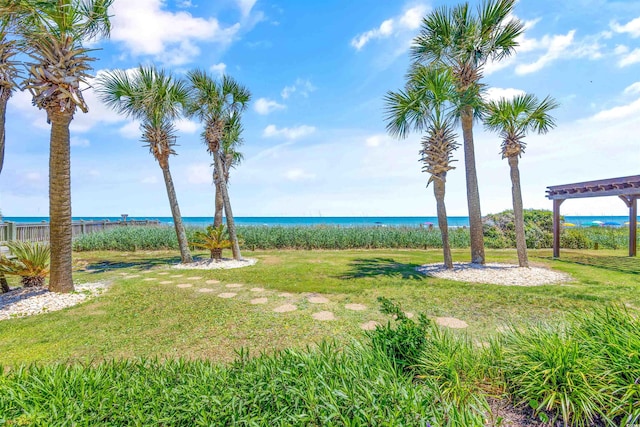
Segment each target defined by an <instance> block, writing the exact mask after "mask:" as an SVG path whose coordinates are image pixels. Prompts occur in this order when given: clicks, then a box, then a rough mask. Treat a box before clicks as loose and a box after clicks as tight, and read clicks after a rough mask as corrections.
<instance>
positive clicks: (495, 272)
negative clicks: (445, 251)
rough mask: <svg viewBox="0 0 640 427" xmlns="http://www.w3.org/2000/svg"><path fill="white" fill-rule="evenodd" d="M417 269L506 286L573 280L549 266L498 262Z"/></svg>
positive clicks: (435, 274)
mask: <svg viewBox="0 0 640 427" xmlns="http://www.w3.org/2000/svg"><path fill="white" fill-rule="evenodd" d="M416 270H418V271H419V272H420V273H422V274H425V275H427V276H432V277H438V278H440V279H449V280H457V281H460V282H472V283H487V284H493V285H505V286H540V285H548V284H559V283H565V282H570V281H572V280H573V279H572V278H571V276H569V275H568V274H565V273H560V272H558V271H553V270H550V269H548V268H541V267H529V268H520V267H518V266H517V265H512V264H497V263H496V264H485V265H479V264H471V263H461V262H454V263H453V270H447V269H446V268H445V267H444V264H425V265H421V266H420V267H417V268H416Z"/></svg>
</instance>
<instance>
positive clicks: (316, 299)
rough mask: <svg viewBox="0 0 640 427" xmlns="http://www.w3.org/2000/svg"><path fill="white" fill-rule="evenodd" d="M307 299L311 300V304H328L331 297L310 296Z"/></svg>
mask: <svg viewBox="0 0 640 427" xmlns="http://www.w3.org/2000/svg"><path fill="white" fill-rule="evenodd" d="M307 301H309V302H310V303H311V304H326V303H328V302H329V299H328V298H325V297H308V298H307ZM321 313H325V312H324V311H321ZM326 313H328V312H326Z"/></svg>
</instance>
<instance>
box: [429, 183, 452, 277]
mask: <svg viewBox="0 0 640 427" xmlns="http://www.w3.org/2000/svg"><path fill="white" fill-rule="evenodd" d="M445 183H446V177H445V176H443V177H434V180H433V194H434V195H435V196H436V205H437V209H438V228H440V236H441V237H442V255H443V256H444V266H445V267H446V268H448V269H452V268H453V260H452V258H451V246H450V245H449V224H448V222H447V208H446V206H445V204H444V194H445Z"/></svg>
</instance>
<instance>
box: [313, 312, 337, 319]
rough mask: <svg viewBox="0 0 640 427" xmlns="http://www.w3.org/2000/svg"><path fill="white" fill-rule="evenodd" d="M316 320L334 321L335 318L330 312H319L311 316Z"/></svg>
mask: <svg viewBox="0 0 640 427" xmlns="http://www.w3.org/2000/svg"><path fill="white" fill-rule="evenodd" d="M311 317H313V318H314V319H316V320H336V316H334V315H333V313H332V312H330V311H319V312H317V313H313V314H312V315H311Z"/></svg>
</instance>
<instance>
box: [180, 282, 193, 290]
mask: <svg viewBox="0 0 640 427" xmlns="http://www.w3.org/2000/svg"><path fill="white" fill-rule="evenodd" d="M192 287H193V285H192V284H191V283H180V284H179V285H176V288H180V289H185V288H192Z"/></svg>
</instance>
